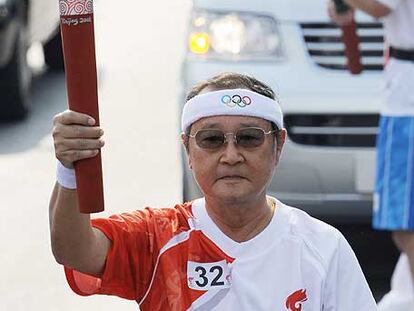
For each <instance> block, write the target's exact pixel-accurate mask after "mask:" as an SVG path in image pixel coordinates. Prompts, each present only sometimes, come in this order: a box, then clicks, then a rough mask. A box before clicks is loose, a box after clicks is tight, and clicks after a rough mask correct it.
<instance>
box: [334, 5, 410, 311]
mask: <svg viewBox="0 0 414 311" xmlns="http://www.w3.org/2000/svg"><path fill="white" fill-rule="evenodd" d="M335 2H338V1H330V2H329V7H328V12H329V15H330V16H331V18H332V20H334V21H336V22H337V23H338V24H340V25H344V24H347V23H349V22H350V21H351V20H352V19H353V14H354V9H360V10H362V11H364V12H365V13H367V14H369V15H371V16H373V17H375V18H381V19H382V20H383V23H384V30H385V48H384V50H385V69H384V79H385V87H384V93H383V97H384V104H383V106H382V108H381V120H380V126H379V133H378V136H377V172H376V187H375V193H374V210H373V226H374V228H376V229H378V230H389V231H392V236H393V240H394V242H395V244H396V246H397V247H398V249H399V250H400V251H401V252H402V253H403V255H402V256H401V257H400V260H399V263H398V265H397V269H396V271H395V273H394V277H393V283H392V287H398V288H400V287H401V286H400V285H399V284H398V283H400V282H401V280H405V281H404V282H405V284H404V285H402V287H403V291H402V292H401V293H398V292H397V291H396V290H394V289H396V288H393V290H392V291H391V292H390V294H388V295H387V296H385V298H384V299H383V301H382V303H381V304H380V305H379V306H380V308H381V310H384V311H385V310H387V311H388V310H398V311H403V310H404V311H405V310H407V311H408V310H414V287H413V285H412V284H413V280H414V1H413V0H345V3H346V4H347V5H348V6H349V7H350V9H349V10H348V11H347V12H345V13H343V14H338V13H337V10H336V9H335ZM336 4H337V3H336ZM407 259H408V260H407ZM404 267H405V273H406V274H408V275H409V277H407V278H406V279H404V272H403V271H404Z"/></svg>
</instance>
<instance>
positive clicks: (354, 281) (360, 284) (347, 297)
mask: <svg viewBox="0 0 414 311" xmlns="http://www.w3.org/2000/svg"><path fill="white" fill-rule="evenodd" d="M322 310H323V311H349V310H364V311H374V310H377V307H376V303H375V300H374V297H373V296H372V293H371V290H370V289H369V286H368V283H367V281H366V279H365V276H364V274H363V272H362V270H361V267H360V265H359V263H358V260H357V258H356V256H355V254H354V252H353V250H352V249H351V246H350V245H349V244H348V242H347V241H346V240H345V238H344V237H343V236H342V235H341V236H340V239H339V241H338V247H337V250H336V252H335V254H334V256H333V257H332V260H331V262H330V264H329V268H328V274H327V279H326V283H325V285H324V301H323V309H322Z"/></svg>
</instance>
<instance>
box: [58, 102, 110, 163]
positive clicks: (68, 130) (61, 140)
mask: <svg viewBox="0 0 414 311" xmlns="http://www.w3.org/2000/svg"><path fill="white" fill-rule="evenodd" d="M94 125H95V120H94V119H93V118H92V117H90V116H88V115H86V114H83V113H79V112H75V111H71V110H66V111H64V112H61V113H59V114H57V115H56V116H55V117H54V118H53V141H54V146H55V155H56V158H57V159H58V160H59V161H60V162H61V163H62V164H63V165H64V166H65V167H67V168H72V167H73V163H74V162H75V161H78V160H82V159H87V158H92V157H94V156H96V155H97V154H98V152H99V149H100V148H102V147H103V146H104V144H105V142H104V141H103V140H102V138H101V137H102V135H103V130H102V129H101V128H100V127H98V126H94Z"/></svg>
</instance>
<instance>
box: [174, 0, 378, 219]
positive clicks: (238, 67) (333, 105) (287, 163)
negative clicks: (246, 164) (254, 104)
mask: <svg viewBox="0 0 414 311" xmlns="http://www.w3.org/2000/svg"><path fill="white" fill-rule="evenodd" d="M357 22H358V35H359V38H360V50H361V54H362V58H361V61H362V64H363V67H364V70H363V72H362V73H361V74H359V75H352V74H350V73H349V72H348V71H347V69H346V59H345V56H344V45H343V43H342V40H341V30H340V28H338V27H336V26H335V25H333V24H332V23H331V22H330V21H329V18H328V16H327V11H326V1H325V0H312V1H307V0H257V1H236V0H226V1H222V0H194V3H193V8H192V13H191V18H190V22H189V29H188V49H187V54H186V58H185V61H184V65H183V71H182V74H183V77H182V81H183V94H182V98H184V95H185V94H184V92H185V91H187V90H188V89H189V88H190V87H191V86H192V85H193V84H195V83H196V82H199V81H200V80H204V79H206V78H208V77H211V76H212V75H214V74H217V73H219V72H223V71H235V72H240V73H246V74H250V75H253V76H254V77H256V78H258V79H259V80H262V81H263V82H266V83H267V84H268V85H269V86H271V87H272V88H273V89H274V90H275V91H276V93H277V94H279V98H280V102H281V106H282V110H283V112H284V115H285V124H286V128H287V130H288V141H287V143H286V145H285V148H284V151H283V155H282V161H281V162H280V164H279V167H278V168H277V170H276V175H275V178H274V179H273V182H272V184H271V186H270V194H271V195H274V196H276V197H277V198H279V199H280V200H282V201H284V202H285V203H288V204H291V205H293V206H297V207H300V208H302V209H304V210H306V211H308V212H309V213H310V214H312V215H314V216H317V217H320V218H323V219H325V220H326V219H333V220H334V221H335V222H339V223H342V222H343V223H349V222H351V223H370V220H371V219H370V216H371V206H372V190H373V185H374V183H373V180H374V160H375V150H374V147H375V136H376V132H377V122H378V111H379V106H380V103H381V98H380V94H381V87H382V82H381V70H382V64H383V30H382V25H381V24H380V23H379V22H378V21H376V20H374V19H372V18H370V17H368V16H367V15H362V14H361V15H357ZM182 102H183V103H184V100H182ZM183 168H184V174H183V182H184V199H185V200H189V199H192V198H194V197H197V196H199V195H200V193H199V191H198V188H197V185H196V183H195V182H194V179H193V178H192V174H191V173H190V172H189V170H188V169H187V165H186V160H185V157H184V156H183Z"/></svg>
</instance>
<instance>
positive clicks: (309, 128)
mask: <svg viewBox="0 0 414 311" xmlns="http://www.w3.org/2000/svg"><path fill="white" fill-rule="evenodd" d="M284 120H285V126H286V129H287V131H288V135H289V138H290V139H291V140H292V141H293V142H295V143H298V144H303V145H315V146H328V147H374V146H375V138H376V134H377V130H378V120H379V115H378V114H310V115H309V114H290V115H286V116H285V118H284Z"/></svg>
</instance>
